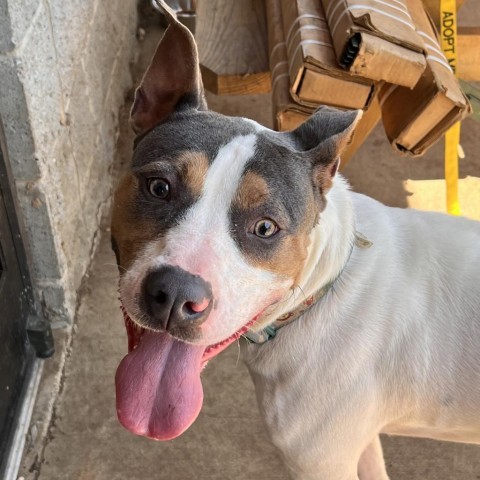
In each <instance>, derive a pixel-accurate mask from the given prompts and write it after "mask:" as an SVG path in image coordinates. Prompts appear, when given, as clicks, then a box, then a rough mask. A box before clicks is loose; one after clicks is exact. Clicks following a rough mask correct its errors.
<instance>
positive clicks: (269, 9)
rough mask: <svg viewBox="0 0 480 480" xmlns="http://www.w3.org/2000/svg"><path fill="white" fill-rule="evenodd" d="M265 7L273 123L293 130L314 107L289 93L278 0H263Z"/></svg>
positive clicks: (276, 128) (277, 127)
mask: <svg viewBox="0 0 480 480" xmlns="http://www.w3.org/2000/svg"><path fill="white" fill-rule="evenodd" d="M265 9H266V13H267V27H268V50H269V61H270V72H271V76H272V110H273V124H274V127H275V130H279V131H286V130H293V129H295V128H297V127H298V126H299V125H300V124H301V123H303V122H304V121H305V120H306V119H307V118H308V117H309V116H310V115H311V114H312V112H313V111H314V108H313V107H307V106H303V105H299V104H297V103H296V102H295V101H294V100H293V98H292V96H291V95H290V75H289V73H288V61H287V47H286V44H285V37H284V35H283V24H282V10H281V5H280V0H265Z"/></svg>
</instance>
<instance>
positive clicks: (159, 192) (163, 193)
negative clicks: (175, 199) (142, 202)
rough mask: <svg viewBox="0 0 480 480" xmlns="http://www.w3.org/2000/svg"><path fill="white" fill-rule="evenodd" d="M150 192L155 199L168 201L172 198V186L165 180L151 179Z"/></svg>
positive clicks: (149, 183)
mask: <svg viewBox="0 0 480 480" xmlns="http://www.w3.org/2000/svg"><path fill="white" fill-rule="evenodd" d="M148 191H149V192H150V193H151V194H152V195H153V196H154V197H156V198H161V199H162V200H166V199H167V198H168V197H169V196H170V184H169V183H168V182H167V181H166V180H165V179H163V178H149V179H148Z"/></svg>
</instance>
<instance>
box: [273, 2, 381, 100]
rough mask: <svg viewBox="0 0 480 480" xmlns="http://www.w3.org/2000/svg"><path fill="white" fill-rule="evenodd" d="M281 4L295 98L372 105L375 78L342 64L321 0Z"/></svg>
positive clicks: (292, 92) (291, 83)
mask: <svg viewBox="0 0 480 480" xmlns="http://www.w3.org/2000/svg"><path fill="white" fill-rule="evenodd" d="M281 7H282V19H283V33H284V38H285V43H286V50H287V59H288V65H289V72H290V89H291V94H292V97H293V99H294V100H295V101H296V102H297V103H300V104H302V105H306V106H310V107H314V106H318V105H320V104H322V105H331V106H334V107H340V108H365V107H366V106H368V104H369V101H370V99H371V96H372V92H373V89H374V85H373V82H371V81H370V80H368V79H365V78H362V77H355V76H353V75H350V74H349V73H348V72H346V71H345V70H343V69H342V68H340V67H339V65H338V63H337V60H336V56H335V51H334V49H333V44H332V39H331V36H330V32H329V29H328V25H327V22H326V18H325V14H324V12H323V8H322V6H321V4H320V2H319V1H318V0H317V1H316V0H281ZM269 23H272V22H271V20H270V19H269Z"/></svg>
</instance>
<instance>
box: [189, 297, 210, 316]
mask: <svg viewBox="0 0 480 480" xmlns="http://www.w3.org/2000/svg"><path fill="white" fill-rule="evenodd" d="M209 305H210V300H209V299H208V298H205V299H204V300H202V301H201V302H198V303H197V302H186V303H185V305H184V309H185V310H186V312H187V313H202V312H204V311H205V310H206V309H207V308H208V306H209Z"/></svg>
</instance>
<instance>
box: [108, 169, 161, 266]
mask: <svg viewBox="0 0 480 480" xmlns="http://www.w3.org/2000/svg"><path fill="white" fill-rule="evenodd" d="M138 184H139V180H138V179H137V178H136V177H135V176H134V175H131V174H127V175H126V176H125V177H124V178H123V179H122V180H121V182H120V184H119V186H118V188H117V191H116V192H115V196H114V200H113V213H112V244H114V245H115V248H114V250H115V254H116V255H117V263H118V266H119V269H120V275H122V274H123V273H124V272H125V270H127V269H128V268H129V267H130V266H131V265H132V263H133V261H134V260H135V258H136V256H137V255H138V253H139V252H140V251H141V250H142V247H143V246H144V245H145V244H146V243H148V242H149V241H151V240H152V239H153V238H155V229H154V228H153V225H151V224H150V223H149V222H146V221H144V220H142V219H141V218H137V217H136V215H135V208H134V202H135V196H136V192H137V191H138V188H139V185H138Z"/></svg>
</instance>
